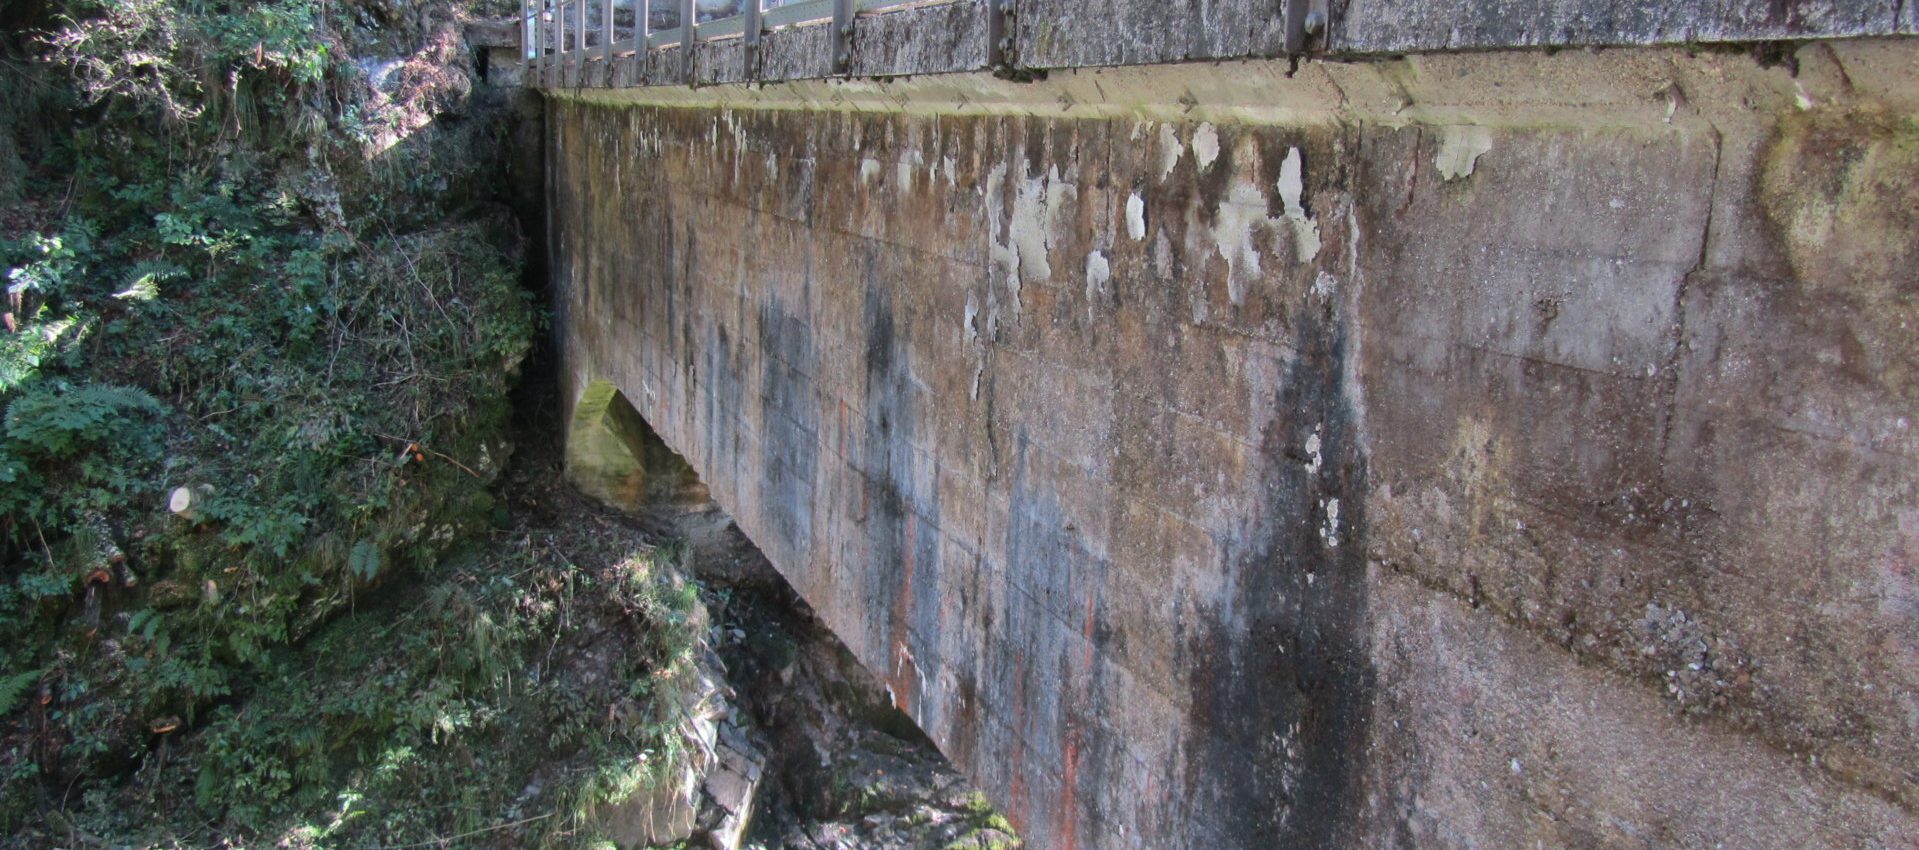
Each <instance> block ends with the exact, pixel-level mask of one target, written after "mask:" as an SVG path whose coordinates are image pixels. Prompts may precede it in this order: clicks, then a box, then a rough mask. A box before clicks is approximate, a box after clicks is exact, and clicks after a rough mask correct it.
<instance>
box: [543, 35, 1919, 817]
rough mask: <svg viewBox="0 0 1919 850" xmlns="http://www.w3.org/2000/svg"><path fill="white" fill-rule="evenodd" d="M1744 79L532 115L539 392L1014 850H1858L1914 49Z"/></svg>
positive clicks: (1545, 76) (1895, 703)
mask: <svg viewBox="0 0 1919 850" xmlns="http://www.w3.org/2000/svg"><path fill="white" fill-rule="evenodd" d="M1810 51H1823V52H1820V53H1819V54H1818V55H1817V56H1814V55H1813V54H1812V53H1811V52H1810ZM1828 52H1829V53H1828ZM1895 52H1896V51H1895ZM1802 53H1803V54H1805V63H1804V67H1806V68H1808V69H1809V70H1808V71H1807V72H1806V73H1805V74H1803V75H1802V76H1800V77H1798V78H1795V77H1793V76H1792V75H1791V74H1790V73H1789V72H1788V71H1787V70H1786V69H1785V68H1763V67H1760V66H1758V65H1756V64H1754V63H1753V62H1752V61H1751V60H1750V59H1749V58H1746V57H1743V56H1731V55H1722V54H1705V55H1698V56H1693V55H1688V54H1685V53H1681V52H1673V51H1614V52H1609V53H1607V54H1606V55H1604V56H1596V55H1592V54H1575V53H1565V54H1559V55H1556V56H1551V57H1547V56H1541V55H1532V54H1517V55H1515V54H1500V55H1476V56H1426V57H1414V58H1411V59H1407V60H1405V61H1403V62H1394V63H1378V64H1376V65H1353V66H1339V67H1330V66H1319V65H1310V64H1309V65H1307V66H1304V67H1302V68H1301V69H1300V71H1299V73H1298V74H1296V75H1295V76H1293V77H1286V76H1284V74H1282V73H1281V72H1280V70H1279V69H1277V68H1272V67H1267V66H1264V65H1259V64H1257V63H1253V64H1246V65H1241V66H1235V67H1232V68H1224V69H1222V68H1214V67H1205V66H1180V67H1178V68H1167V69H1161V70H1158V71H1146V70H1138V69H1133V70H1124V71H1113V72H1101V73H1094V72H1083V73H1080V74H1071V75H1068V74H1060V75H1055V77H1054V78H1051V79H1049V80H1047V81H1045V82H1043V83H1033V84H1027V85H1016V84H1010V83H1003V82H1000V81H996V80H990V79H975V78H966V79H950V78H949V79H929V80H915V81H904V82H898V83H873V82H861V83H859V84H857V85H853V84H844V85H838V84H820V85H817V86H814V85H811V84H808V85H792V86H788V87H784V88H782V89H779V90H774V88H775V87H767V88H766V89H764V90H754V89H746V88H744V87H741V88H728V87H716V88H715V89H712V90H702V91H700V92H697V93H690V94H681V93H661V92H657V91H655V90H636V91H639V92H640V93H629V92H620V93H615V94H608V93H591V92H588V93H582V94H578V95H570V96H567V97H565V98H555V99H553V100H551V101H550V103H549V105H550V108H551V111H550V112H549V122H550V123H549V131H550V133H551V136H550V139H549V147H548V149H549V151H551V152H552V156H553V159H552V161H551V163H550V167H551V172H550V175H549V176H550V185H551V186H552V192H553V197H552V199H551V200H552V204H551V209H552V211H553V220H552V227H553V229H552V233H551V234H550V236H551V244H552V249H553V257H554V264H553V265H554V271H555V279H556V281H558V284H557V285H558V287H559V292H558V298H559V305H558V313H559V317H560V318H559V322H560V326H561V328H562V330H563V339H564V344H565V356H566V363H567V369H568V374H569V376H570V377H569V380H570V381H571V382H572V383H573V385H574V386H575V387H576V388H578V387H580V386H582V385H584V383H585V378H586V376H589V375H591V376H596V377H598V376H605V379H606V380H609V381H612V382H613V383H615V384H616V385H617V386H619V387H620V388H621V389H622V390H624V391H625V392H626V393H627V395H628V396H629V397H630V398H632V399H634V400H635V404H636V407H638V408H639V409H640V411H641V412H642V413H644V415H645V416H646V417H647V419H648V421H649V422H651V423H653V424H654V425H655V426H656V427H657V428H658V430H659V431H660V433H661V434H662V436H663V437H664V438H665V439H666V440H667V442H668V443H670V444H671V445H672V446H674V447H675V448H676V449H678V450H680V451H682V452H684V453H685V454H686V456H687V459H688V460H689V462H691V464H692V465H693V466H694V467H695V468H696V469H698V470H699V472H700V473H701V476H702V477H703V478H705V479H706V480H707V481H708V482H709V483H710V484H711V485H712V487H713V490H714V496H715V498H716V499H717V500H718V501H719V502H720V503H721V504H723V505H725V506H726V507H727V508H728V509H729V511H730V512H732V513H733V514H734V515H735V516H737V517H739V518H740V523H741V526H742V528H743V529H745V530H746V531H747V533H748V534H749V535H750V536H751V537H752V538H753V539H754V540H755V541H756V542H757V543H759V544H760V545H761V546H762V547H764V548H765V549H766V551H767V554H768V556H769V558H770V559H771V560H772V562H773V563H774V564H775V565H776V566H777V567H778V568H779V569H780V570H781V572H782V573H783V574H785V575H786V576H787V577H788V578H789V579H790V580H791V581H792V583H793V584H794V585H795V587H796V588H797V589H798V590H799V591H800V592H801V593H802V594H803V595H805V596H806V598H807V599H808V600H809V601H810V602H811V603H812V604H813V605H814V606H815V607H816V608H817V609H818V612H819V614H820V616H821V618H822V619H823V620H824V621H825V622H826V623H828V624H829V625H831V626H832V627H833V628H834V630H835V631H836V632H837V633H838V634H840V635H841V636H842V637H843V638H844V639H845V640H846V641H847V643H848V644H849V646H850V647H851V649H852V650H853V651H854V653H855V654H856V655H858V656H859V658H860V659H861V661H862V662H863V663H864V664H865V665H866V666H867V667H868V668H869V669H870V670H872V671H873V672H874V673H875V674H876V675H879V676H881V677H882V678H883V679H884V680H885V681H886V683H887V686H888V687H889V689H890V691H891V694H892V698H893V700H894V702H895V704H896V705H897V706H898V707H899V708H900V709H901V710H902V711H904V712H906V713H907V714H908V715H909V716H911V717H912V718H914V720H915V721H916V722H917V723H919V724H920V725H921V726H922V727H923V728H924V729H925V730H926V731H927V732H928V733H929V735H930V736H931V737H932V738H933V739H934V740H935V741H936V742H937V743H938V744H939V745H940V746H941V747H942V749H944V750H945V751H946V752H947V753H948V754H949V755H950V756H951V757H952V758H953V759H954V760H955V762H956V763H957V764H959V765H960V766H961V767H962V768H963V769H964V770H966V771H967V772H968V773H969V775H971V776H972V777H973V778H975V779H976V780H978V781H980V782H981V783H982V784H983V786H984V787H986V788H987V790H988V791H989V793H990V794H992V795H993V797H994V798H995V800H997V801H998V802H1000V803H1001V804H1002V806H1003V807H1004V808H1005V809H1006V810H1007V811H1008V813H1009V815H1010V816H1012V818H1013V820H1014V822H1015V823H1016V824H1017V825H1018V826H1020V828H1021V832H1022V834H1023V835H1025V836H1026V838H1027V839H1028V840H1029V841H1030V842H1032V844H1033V845H1034V846H1043V847H1062V848H1072V847H1100V848H1117V847H1151V848H1182V847H1195V848H1197V847H1209V848H1211V847H1251V846H1261V845H1262V843H1263V842H1268V841H1273V840H1278V841H1280V842H1281V843H1287V844H1291V845H1295V846H1313V847H1376V846H1534V845H1535V844H1539V843H1544V844H1546V845H1547V846H1556V845H1566V846H1593V847H1632V846H1646V845H1654V846H1675V847H1700V848H1705V847H1713V846H1716V845H1718V844H1721V843H1724V844H1727V845H1728V846H1731V845H1733V844H1740V843H1745V844H1751V845H1752V846H1762V847H1763V846H1779V847H1787V846H1854V845H1856V846H1899V845H1898V844H1897V843H1896V842H1897V841H1899V840H1903V839H1904V838H1905V837H1907V836H1910V835H1913V834H1919V818H1915V815H1914V808H1915V806H1919V776H1915V775H1914V774H1913V773H1912V772H1911V768H1910V765H1912V764H1915V763H1919V727H1915V726H1914V724H1913V723H1912V722H1911V718H1912V717H1913V716H1915V710H1916V708H1915V705H1916V704H1915V699H1919V698H1916V697H1915V696H1914V695H1915V693H1919V655H1916V654H1915V653H1914V652H1913V651H1912V648H1913V647H1914V646H1919V636H1915V634H1914V632H1913V629H1912V624H1911V612H1912V610H1913V608H1914V605H1913V602H1912V600H1913V598H1914V593H1913V586H1914V583H1913V582H1912V581H1911V580H1910V575H1911V573H1912V568H1911V564H1912V563H1913V558H1914V555H1913V552H1914V551H1916V550H1919V543H1915V542H1914V541H1915V537H1916V535H1915V531H1914V529H1915V528H1919V519H1915V518H1914V516H1915V515H1914V512H1913V511H1912V510H1910V506H1911V505H1913V504H1919V490H1915V487H1916V486H1919V485H1915V484H1914V483H1913V482H1915V481H1919V461H1915V458H1919V445H1915V439H1919V438H1915V437H1914V436H1913V434H1912V426H1911V422H1912V421H1913V420H1914V419H1915V418H1919V396H1915V395H1914V391H1913V382H1912V381H1911V380H1910V378H1911V376H1910V375H1908V374H1907V373H1908V372H1909V371H1910V369H1909V367H1908V364H1910V363H1916V362H1919V350H1915V349H1914V343H1913V340H1914V339H1919V337H1914V336H1913V335H1912V334H1911V333H1910V329H1911V326H1913V324H1914V323H1915V322H1919V316H1916V315H1914V314H1913V313H1912V298H1913V293H1914V291H1915V284H1914V282H1913V272H1912V269H1913V268H1914V267H1915V264H1914V262H1913V260H1914V259H1915V258H1914V257H1913V256H1911V254H1912V251H1913V250H1914V249H1913V248H1912V245H1913V241H1912V239H1911V238H1910V236H1911V233H1912V231H1913V226H1912V225H1913V223H1912V222H1911V221H1910V220H1909V218H1910V216H1909V210H1910V209H1911V208H1912V206H1913V205H1912V203H1911V201H1912V200H1913V199H1912V198H1911V197H1909V196H1911V195H1912V194H1913V192H1912V189H1913V184H1912V179H1911V174H1912V173H1913V168H1912V165H1913V162H1914V155H1913V142H1912V134H1911V131H1910V125H1911V120H1910V116H1911V115H1913V114H1915V113H1919V84H1915V83H1919V68H1915V67H1912V65H1911V63H1910V62H1909V60H1900V61H1905V62H1907V64H1905V65H1900V64H1898V63H1897V62H1892V61H1890V60H1888V59H1887V58H1886V57H1887V56H1888V55H1889V54H1888V53H1887V47H1886V46H1885V45H1884V44H1876V43H1856V44H1844V43H1840V44H1832V45H1824V44H1821V45H1811V46H1808V47H1806V48H1803V49H1802ZM1818 63H1826V65H1829V66H1831V67H1833V68H1845V69H1852V70H1848V72H1847V73H1846V74H1844V75H1840V74H1828V73H1825V72H1822V71H1821V72H1816V71H1815V70H1813V69H1814V66H1815V65H1817V64H1818ZM1819 67H1825V66H1819ZM1888 68H1891V69H1894V70H1886V69H1888ZM1900 69H1903V70H1900ZM1842 81H1845V82H1844V83H1843V84H1842ZM1101 92H1103V96H1102V95H1101V94H1100V93H1101ZM1062 96H1070V97H1062ZM1129 98H1132V99H1130V100H1129ZM1069 101H1070V102H1069ZM1062 103H1066V104H1068V105H1066V106H1064V107H1062V105H1061V104H1062ZM726 110H732V112H731V113H730V114H728V113H726ZM722 115H725V116H726V117H725V119H724V121H723V120H722V119H721V116H722ZM722 125H724V126H722ZM769 162H770V163H772V165H767V163H769ZM869 162H870V163H872V165H871V166H869V165H868V164H867V163H869ZM742 163H744V165H742ZM933 163H938V164H939V172H940V173H939V177H938V178H937V179H935V178H934V177H933V174H932V172H931V170H930V169H931V165H932V164H933ZM922 167H925V168H927V169H928V170H927V171H926V172H925V175H924V177H922V176H921V171H920V169H921V168H922ZM1122 233H1123V234H1124V235H1123V236H1122ZM1681 753H1685V754H1687V755H1686V756H1684V757H1681V756H1680V755H1679V754H1681ZM1621 777H1626V779H1621ZM1748 826H1751V827H1752V828H1753V829H1758V830H1762V831H1763V832H1762V833H1751V832H1748V831H1747V827H1748ZM1754 834H1758V835H1759V837H1758V838H1750V836H1752V835H1754ZM1766 842H1771V844H1770V845H1769V844H1767V843H1766Z"/></svg>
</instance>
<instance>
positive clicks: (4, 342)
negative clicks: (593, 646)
mask: <svg viewBox="0 0 1919 850" xmlns="http://www.w3.org/2000/svg"><path fill="white" fill-rule="evenodd" d="M485 11H493V12H497V11H499V10H485ZM469 13H470V10H463V9H462V8H461V7H459V6H458V5H456V4H452V3H426V4H417V5H416V4H404V5H394V4H386V3H380V2H374V1H373V0H367V2H344V3H342V2H329V0H265V1H264V2H208V1H207V0H113V2H106V1H105V0H50V2H49V3H47V4H44V5H37V6H36V5H33V4H31V3H28V4H14V5H12V6H9V7H8V8H7V9H6V10H5V12H4V15H0V17H5V18H7V19H8V20H7V27H6V29H5V31H6V32H8V33H12V34H11V35H8V36H5V38H7V39H9V41H8V42H7V43H5V44H0V76H4V79H0V270H3V271H4V272H5V275H6V281H5V283H4V286H5V290H6V297H5V301H4V303H3V304H0V312H4V313H5V316H4V323H0V411H4V416H0V712H4V714H0V844H5V843H9V842H10V843H11V844H13V845H16V846H42V845H46V844H58V845H62V846H74V845H84V844H110V845H120V844H130V845H134V846H179V845H187V846H202V845H214V844H225V845H236V846H245V845H252V844H278V845H282V846H366V845H377V844H406V843H410V842H416V841H426V840H433V839H442V838H445V837H447V836H461V835H464V836H466V837H464V838H461V839H459V841H457V842H455V843H461V844H468V845H471V844H500V845H520V844H526V843H531V840H532V839H533V838H535V837H544V838H545V839H546V840H548V841H555V840H561V839H565V840H567V841H568V842H572V841H574V840H576V839H577V840H579V841H583V840H584V837H583V836H582V835H581V834H580V832H579V830H580V829H581V819H580V818H579V817H577V816H576V815H578V814H579V813H581V812H584V811H588V810H590V808H591V806H592V805H593V804H594V803H595V802H597V801H598V800H599V799H601V798H603V797H606V796H608V795H611V794H616V793H618V792H620V791H621V790H622V789H626V788H630V787H632V786H633V785H634V784H635V783H637V782H643V781H646V779H647V777H649V776H651V775H653V774H654V773H655V772H656V771H657V770H658V769H659V766H660V765H663V764H665V763H666V762H668V761H670V760H671V758H673V756H674V752H673V747H674V744H673V742H674V741H676V740H678V738H677V736H676V735H675V734H674V733H673V729H672V725H673V721H672V719H671V718H669V717H663V716H662V711H660V710H659V709H657V708H655V706H658V705H667V704H670V700H662V699H660V697H661V696H662V694H663V693H664V692H665V691H667V690H670V688H671V687H672V686H673V683H674V682H676V681H677V677H680V676H682V675H683V674H684V668H685V667H686V666H687V664H688V662H687V655H688V653H689V652H690V647H691V646H692V645H693V642H694V637H695V635H694V632H695V631H696V628H695V626H694V625H693V624H692V622H691V620H690V616H691V615H690V612H691V611H692V610H693V608H694V607H695V606H694V598H693V595H692V591H691V589H689V588H684V587H681V588H673V587H669V586H666V585H663V584H661V583H660V581H659V578H658V575H657V574H656V571H655V570H654V569H653V568H652V563H653V561H652V559H653V557H654V555H655V554H657V553H653V552H652V551H651V550H649V549H648V548H647V547H646V546H645V545H644V543H643V542H641V541H639V540H637V539H632V538H619V537H617V535H616V536H615V537H614V538H612V539H615V540H618V541H619V546H618V547H615V548H614V549H606V550H604V551H593V552H589V553H586V554H587V555H590V557H569V556H563V555H560V554H557V553H556V552H555V551H554V550H553V548H552V547H551V546H546V545H543V544H541V543H539V542H538V538H539V537H540V535H539V534H538V533H535V531H533V530H529V529H528V528H526V527H525V526H520V527H518V528H517V529H513V530H502V529H501V526H502V525H504V524H505V523H506V519H505V517H506V514H505V512H504V511H503V510H502V509H501V506H500V504H499V503H498V497H497V496H496V495H495V491H494V489H493V487H492V486H491V485H492V484H493V483H494V479H495V478H496V477H498V475H499V473H500V471H501V469H502V468H503V466H504V463H505V461H506V459H507V457H508V456H509V455H510V453H511V446H510V444H509V442H508V414H509V406H508V401H507V393H508V391H509V389H510V388H511V386H512V384H513V382H514V380H515V379H516V373H517V371H518V369H519V365H520V362H521V361H522V359H523V358H524V357H525V355H526V353H527V350H528V348H529V345H530V342H531V340H532V338H533V334H534V330H535V327H534V325H535V312H534V309H533V306H532V304H531V300H530V298H529V296H528V295H527V293H526V292H525V290H524V289H523V288H522V287H521V285H520V277H521V268H520V257H521V254H522V242H521V237H520V236H519V234H518V229H517V226H516V224H515V222H514V220H513V218H512V216H511V214H510V213H509V212H508V211H507V209H508V208H507V207H506V206H505V204H504V203H503V201H505V200H507V199H504V198H501V197H498V196H496V195H495V194H493V193H494V192H495V191H496V187H499V186H500V185H501V183H502V182H503V181H502V180H501V176H500V175H501V174H503V173H505V172H506V170H507V168H506V165H505V161H504V157H505V155H506V154H505V151H506V150H507V136H506V129H505V128H506V126H507V122H506V120H504V119H505V118H508V117H510V115H511V112H512V101H511V99H510V97H509V96H508V95H507V94H505V93H498V92H486V91H484V90H482V89H481V88H478V87H477V83H476V80H475V79H474V77H473V74H472V65H471V60H470V59H469V57H468V54H467V52H466V48H465V47H464V45H463V44H462V43H461V41H460V23H461V21H462V20H463V17H464V16H465V15H467V14H469ZM355 57H398V58H397V59H394V60H392V61H390V62H385V63H373V62H359V61H356V59H355ZM181 488H183V495H182V504H180V505H175V506H174V507H179V508H181V510H180V511H178V512H173V511H170V510H169V494H170V493H172V492H173V491H174V490H176V489H181ZM576 554H578V553H576ZM582 594H590V595H591V600H592V601H591V602H590V603H589V602H584V601H576V597H578V596H580V595H582ZM590 630H598V631H599V633H605V634H617V635H619V636H620V637H619V640H618V641H617V644H618V648H617V650H616V649H610V648H609V649H606V650H605V651H603V652H601V653H599V654H598V655H595V656H594V657H593V662H594V663H593V668H592V669H593V670H594V673H593V674H592V675H586V674H584V673H581V672H580V665H581V664H584V661H581V660H580V656H579V653H580V652H581V651H582V650H580V649H579V646H580V643H581V642H582V641H588V642H590V641H589V635H590V634H591V633H592V632H590ZM528 671H539V672H538V673H536V674H534V675H533V676H531V677H529V675H528ZM609 705H612V706H618V707H620V711H619V712H617V716H610V715H608V713H607V712H608V708H607V707H608V706H609ZM528 740H533V741H536V742H537V746H529V745H527V744H526V742H527V741H528ZM536 775H537V776H538V777H539V778H538V779H536V780H534V783H533V785H531V786H530V785H529V784H528V782H529V777H535V776H536ZM534 786H537V787H534ZM554 813H561V814H557V815H556V814H554ZM503 824H504V825H506V826H502V825H503Z"/></svg>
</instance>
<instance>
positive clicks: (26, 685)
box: [0, 670, 44, 715]
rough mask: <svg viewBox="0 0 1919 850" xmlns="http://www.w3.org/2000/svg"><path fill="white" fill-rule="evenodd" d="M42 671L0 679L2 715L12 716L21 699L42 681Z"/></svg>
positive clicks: (16, 674) (0, 709)
mask: <svg viewBox="0 0 1919 850" xmlns="http://www.w3.org/2000/svg"><path fill="white" fill-rule="evenodd" d="M42 672H44V671H41V670H28V671H27V672H25V673H15V674H13V675H11V676H7V677H4V678H0V715H7V714H12V713H13V710H14V709H15V708H17V707H18V705H17V704H18V703H19V702H20V698H21V697H23V696H26V693H27V691H28V690H29V689H31V688H32V687H33V685H34V683H36V682H38V681H40V674H41V673H42Z"/></svg>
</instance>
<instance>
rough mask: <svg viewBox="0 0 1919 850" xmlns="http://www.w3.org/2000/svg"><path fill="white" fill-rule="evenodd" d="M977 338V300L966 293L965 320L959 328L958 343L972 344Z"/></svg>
mask: <svg viewBox="0 0 1919 850" xmlns="http://www.w3.org/2000/svg"><path fill="white" fill-rule="evenodd" d="M978 338H979V298H978V297H977V296H975V295H974V294H973V293H971V292H968V293H966V318H965V319H964V320H962V324H961V327H960V341H961V342H972V341H973V340H975V339H978Z"/></svg>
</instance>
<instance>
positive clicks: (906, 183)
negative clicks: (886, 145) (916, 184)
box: [893, 150, 926, 193]
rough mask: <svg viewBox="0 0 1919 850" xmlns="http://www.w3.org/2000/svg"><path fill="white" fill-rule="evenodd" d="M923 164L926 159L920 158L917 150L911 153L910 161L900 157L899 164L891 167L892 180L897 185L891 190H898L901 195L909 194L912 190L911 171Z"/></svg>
mask: <svg viewBox="0 0 1919 850" xmlns="http://www.w3.org/2000/svg"><path fill="white" fill-rule="evenodd" d="M925 164H926V157H925V156H922V155H921V154H920V152H919V151H917V150H916V151H913V158H912V159H910V160H909V159H907V158H906V157H900V161H899V164H898V165H896V166H894V167H893V171H894V178H895V179H896V180H897V181H898V185H896V186H894V187H893V188H895V189H898V190H899V191H900V192H901V193H906V192H911V191H912V190H913V171H914V169H916V168H918V167H919V166H921V165H925Z"/></svg>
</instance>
